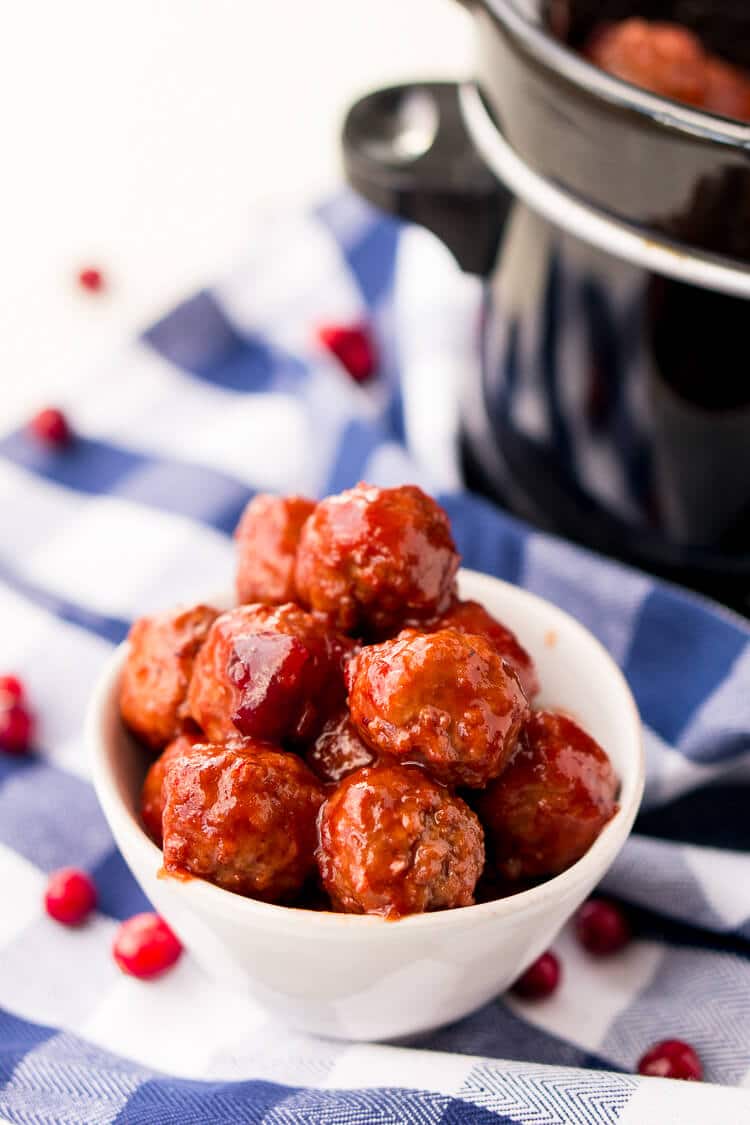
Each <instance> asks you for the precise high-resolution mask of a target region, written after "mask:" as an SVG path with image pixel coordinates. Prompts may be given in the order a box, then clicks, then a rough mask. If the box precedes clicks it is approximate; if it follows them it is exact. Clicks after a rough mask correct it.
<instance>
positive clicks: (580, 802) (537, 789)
mask: <svg viewBox="0 0 750 1125" xmlns="http://www.w3.org/2000/svg"><path fill="white" fill-rule="evenodd" d="M617 791H618V781H617V776H616V775H615V772H614V770H613V769H612V765H611V763H610V760H609V758H608V757H607V755H606V754H605V752H604V751H603V750H602V748H601V747H600V746H599V745H598V744H597V743H596V742H595V741H594V740H593V738H590V737H589V735H587V734H586V733H585V732H584V731H582V730H581V728H580V727H579V726H577V725H576V724H575V723H574V722H573V720H572V719H569V718H567V717H566V716H565V715H558V714H554V713H552V712H549V711H540V712H538V713H537V714H535V715H533V717H532V718H531V720H530V721H529V723H528V725H527V726H526V729H525V731H524V734H523V736H522V743H521V746H520V748H519V750H518V753H517V754H516V755H515V757H514V758H513V761H512V762H511V763H510V765H509V766H508V768H507V769H506V770H505V772H504V773H503V775H502V777H499V778H498V779H497V781H495V782H493V784H492V785H490V786H489V788H488V789H487V790H486V792H484V793H482V794H481V796H480V797H479V801H478V804H477V808H478V810H479V816H480V818H481V820H482V823H483V824H484V826H485V830H486V833H487V848H488V852H489V855H490V858H491V860H492V861H493V863H494V866H495V869H496V870H497V871H498V873H499V874H500V876H501V877H502V878H504V879H510V880H517V879H529V878H531V879H533V878H539V877H541V876H544V875H557V874H558V873H559V872H560V871H564V870H565V869H566V868H567V867H570V865H571V864H572V863H575V862H576V860H577V859H580V858H581V856H582V855H583V854H584V853H585V852H586V851H588V849H589V847H590V846H591V844H592V843H593V842H594V840H595V839H596V837H597V836H598V835H599V833H600V832H601V830H602V828H603V827H604V825H605V824H606V823H607V821H608V820H609V819H610V818H611V817H612V816H613V814H614V813H615V812H616V811H617V804H616V798H617Z"/></svg>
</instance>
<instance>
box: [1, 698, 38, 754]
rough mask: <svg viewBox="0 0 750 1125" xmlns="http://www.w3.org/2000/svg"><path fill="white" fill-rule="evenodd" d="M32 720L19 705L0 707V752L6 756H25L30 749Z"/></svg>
mask: <svg viewBox="0 0 750 1125" xmlns="http://www.w3.org/2000/svg"><path fill="white" fill-rule="evenodd" d="M33 734H34V720H33V718H32V717H31V715H30V713H29V712H28V711H27V710H26V708H25V707H22V706H21V704H20V703H12V704H11V705H10V707H0V750H4V751H5V752H6V754H26V753H27V751H28V750H30V749H31V740H32V737H33Z"/></svg>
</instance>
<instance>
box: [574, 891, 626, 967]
mask: <svg viewBox="0 0 750 1125" xmlns="http://www.w3.org/2000/svg"><path fill="white" fill-rule="evenodd" d="M575 927H576V934H577V935H578V940H579V941H580V943H581V945H582V946H583V947H584V949H588V951H589V953H595V954H596V955H597V956H599V957H607V956H609V954H611V953H618V952H619V951H620V950H621V949H623V948H624V946H626V945H627V943H628V942H629V940H630V926H629V925H628V921H627V919H626V917H625V915H624V914H623V912H622V911H621V910H620V908H619V907H618V906H615V904H614V903H613V902H607V901H606V899H603V898H592V899H589V901H588V902H586V903H584V904H583V906H582V907H581V909H580V910H579V911H578V914H577V915H576V921H575Z"/></svg>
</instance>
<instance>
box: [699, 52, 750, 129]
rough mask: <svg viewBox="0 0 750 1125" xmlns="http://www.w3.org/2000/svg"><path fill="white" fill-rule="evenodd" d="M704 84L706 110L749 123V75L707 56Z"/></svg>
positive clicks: (720, 60)
mask: <svg viewBox="0 0 750 1125" xmlns="http://www.w3.org/2000/svg"><path fill="white" fill-rule="evenodd" d="M706 83H707V89H706V100H705V103H704V104H705V107H706V109H708V110H710V111H711V112H712V113H720V114H722V115H723V116H724V117H735V118H737V120H738V121H750V75H748V74H747V73H746V72H745V71H742V70H740V69H739V68H738V67H736V66H731V65H730V64H729V63H725V62H724V61H723V60H722V59H719V58H713V57H710V56H709V59H708V62H707V64H706Z"/></svg>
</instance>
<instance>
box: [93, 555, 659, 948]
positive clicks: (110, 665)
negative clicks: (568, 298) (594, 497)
mask: <svg viewBox="0 0 750 1125" xmlns="http://www.w3.org/2000/svg"><path fill="white" fill-rule="evenodd" d="M462 577H463V578H464V579H469V581H470V582H471V584H472V585H475V586H476V585H480V586H481V584H482V583H484V584H490V585H493V586H500V587H503V588H504V589H505V590H506V591H511V592H512V596H514V597H517V598H519V599H520V600H521V601H525V602H526V604H527V605H533V606H534V607H535V609H536V610H541V611H542V612H543V613H544V614H546V615H548V617H549V627H550V629H553V630H554V629H555V628H556V627H557V628H564V629H566V630H567V631H569V632H572V633H573V634H574V635H576V634H577V635H578V637H579V638H580V639H581V640H583V641H585V642H586V643H588V644H589V645H590V646H591V647H593V648H594V649H595V650H598V652H597V656H598V658H599V659H601V660H602V662H603V663H604V665H605V666H606V668H607V670H608V673H609V675H610V677H611V679H612V682H613V684H614V685H615V686H616V688H617V690H618V692H619V694H620V696H621V702H622V705H623V708H622V709H623V716H622V718H621V720H620V721H621V722H622V723H624V724H625V725H626V726H627V727H628V728H629V730H628V732H627V735H626V741H627V742H628V743H629V744H630V745H631V747H632V750H633V758H634V760H633V762H632V764H631V769H632V775H631V776H630V778H629V784H628V785H627V786H626V787H623V788H625V791H626V800H625V801H623V800H622V796H621V800H620V805H619V808H618V811H617V812H616V813H615V815H614V816H613V817H612V819H611V820H610V821H609V822H608V823H607V824H606V825H605V826H604V828H603V829H602V831H601V832H600V834H599V836H598V837H597V838H596V840H595V841H594V842H593V844H592V845H591V846H590V847H589V849H588V851H587V852H586V853H585V854H584V855H583V856H581V858H580V859H579V860H577V861H576V862H575V863H574V864H573V865H572V866H571V867H569V868H567V870H565V871H563V872H561V874H559V875H555V876H553V877H552V878H551V879H547V880H546V881H545V882H543V883H540V884H539V885H538V886H536V887H532V888H530V889H528V890H525V891H519V892H517V893H516V894H514V895H509V896H508V897H506V898H500V899H492V900H490V901H489V902H482V903H477V904H475V905H474V906H464V907H460V908H454V909H453V910H440V911H432V912H429V913H425V914H410V915H407V916H406V917H403V918H399V919H397V920H394V921H389V920H386V919H384V918H382V917H380V916H378V915H369V914H343V913H336V912H334V911H317V910H309V909H306V908H304V907H294V906H283V905H279V904H275V903H266V902H260V901H258V900H257V899H253V898H246V897H244V896H242V895H238V894H234V893H233V892H232V891H227V890H224V889H223V888H221V887H217V886H215V885H214V884H213V883H209V882H207V881H206V880H204V879H201V878H198V877H190V878H188V879H185V880H182V879H175V878H171V877H170V876H168V875H166V876H163V877H164V879H165V882H169V884H170V885H171V886H172V887H177V888H179V889H180V893H181V895H183V896H184V905H185V906H186V907H188V906H192V907H193V908H194V909H196V910H198V911H199V912H201V913H203V914H215V915H221V916H222V917H224V918H225V919H229V920H231V921H235V922H238V923H242V922H248V923H252V922H256V923H263V924H265V925H266V926H268V927H271V928H273V927H275V928H280V929H283V930H285V931H287V932H288V930H289V928H290V927H293V928H294V927H296V926H301V927H303V928H309V927H311V926H313V927H318V928H320V929H322V930H325V931H326V932H327V936H330V937H331V938H335V937H336V936H337V935H339V936H342V937H345V938H349V937H350V936H351V934H352V932H353V928H356V929H357V930H358V931H359V932H362V933H363V934H365V933H367V934H370V935H371V936H372V935H374V933H376V932H377V933H379V934H383V933H389V934H393V935H394V937H395V936H396V935H397V934H402V935H404V934H406V933H408V932H411V931H412V930H414V929H420V930H426V931H429V930H432V929H436V928H440V929H444V928H446V927H450V926H458V925H463V924H468V925H471V924H473V923H476V924H481V923H483V922H490V921H495V920H497V919H502V918H510V917H516V916H519V915H522V914H534V913H536V912H538V911H541V910H543V909H544V908H545V906H546V905H547V904H548V902H549V901H550V899H557V898H558V897H565V896H566V892H571V893H572V892H573V891H574V890H575V888H577V887H578V886H579V885H582V884H589V883H590V882H591V873H592V870H598V869H599V868H601V869H602V870H601V874H600V875H599V878H601V877H602V876H603V874H604V872H605V871H606V870H607V868H608V867H609V865H610V864H611V863H612V862H613V860H614V859H615V857H616V855H617V854H618V852H619V851H620V849H621V847H622V846H623V844H624V843H625V841H626V839H627V838H628V836H629V834H630V830H631V828H632V826H633V823H634V821H635V818H636V815H637V813H638V809H639V807H640V803H641V798H642V796H643V789H644V785H645V776H646V762H645V751H644V743H643V731H642V722H641V717H640V714H639V712H638V708H637V705H636V702H635V700H634V698H633V695H632V692H631V690H630V688H629V686H628V684H627V681H626V680H625V677H624V676H623V674H622V672H621V670H620V669H619V667H618V666H617V664H616V663H615V662H614V660H613V659H612V657H611V656H610V654H609V653H608V652H607V650H606V649H605V648H604V646H603V645H602V643H601V642H600V641H599V640H598V638H596V637H595V636H594V635H593V633H591V632H590V630H588V629H587V628H586V627H585V626H584V625H582V624H581V623H580V622H579V621H577V620H576V619H575V618H574V617H572V616H571V615H570V614H568V613H566V612H565V611H564V610H562V609H560V608H558V607H557V606H556V605H554V604H553V603H552V602H550V601H547V600H546V599H545V598H541V597H539V596H538V595H537V594H533V593H531V592H530V591H528V590H525V589H523V588H522V587H520V586H516V585H514V584H513V583H510V582H506V581H504V580H503V579H500V578H495V577H494V576H492V575H489V574H483V573H481V572H479V571H474V570H469V569H467V568H461V570H460V571H459V580H460V579H461V578H462ZM226 600H227V598H226V595H222V596H221V597H219V598H217V597H214V598H209V599H207V600H205V599H202V601H205V604H209V605H210V604H217V603H218V604H219V605H221V604H222V603H224V602H226ZM477 600H480V601H481V596H480V597H478V599H477ZM127 652H128V642H127V640H125V641H123V642H122V643H121V644H120V645H118V646H117V648H116V649H115V650H114V652H113V653H111V655H110V656H109V658H108V660H107V662H106V664H105V666H104V668H103V670H102V672H101V674H100V676H99V679H98V681H97V683H96V685H95V688H94V691H93V693H92V696H91V699H90V703H89V707H88V710H87V714H86V723H85V738H86V744H87V747H88V754H89V761H90V764H91V768H92V778H93V783H94V788H95V790H96V795H97V798H98V800H99V803H100V805H101V807H102V809H103V811H104V815H105V818H106V820H107V822H108V824H109V827H110V829H111V830H112V833H113V835H114V837H115V842H116V844H117V846H118V848H120V850H121V851H122V852H123V855H124V858H125V860H126V863H127V864H128V866H130V859H129V855H130V852H131V850H133V851H136V852H138V854H139V858H140V860H141V861H142V862H143V864H144V866H148V864H153V869H154V872H155V873H156V872H159V871H160V869H161V866H162V852H161V849H160V848H158V847H157V846H156V844H155V843H154V842H153V841H152V840H151V839H150V837H149V836H148V835H147V834H146V831H145V829H144V828H143V827H142V825H141V824H140V823H139V822H138V821H137V820H136V818H135V817H134V816H133V815H132V813H131V812H130V810H129V809H128V807H127V805H126V803H125V801H124V800H123V799H122V798H121V796H120V793H119V791H118V786H117V783H116V781H115V777H114V772H113V771H112V770H111V769H110V767H109V764H108V760H107V759H108V754H107V743H106V738H105V730H104V726H105V722H106V717H107V714H108V711H109V707H110V703H111V699H112V695H113V693H114V692H115V691H116V690H117V687H118V685H119V680H120V675H121V672H122V667H123V664H124V661H125V658H126V655H127ZM621 773H622V770H621ZM123 837H127V841H128V844H127V850H126V848H125V847H123V846H122V844H121V839H122V838H123ZM159 877H161V876H159Z"/></svg>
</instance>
